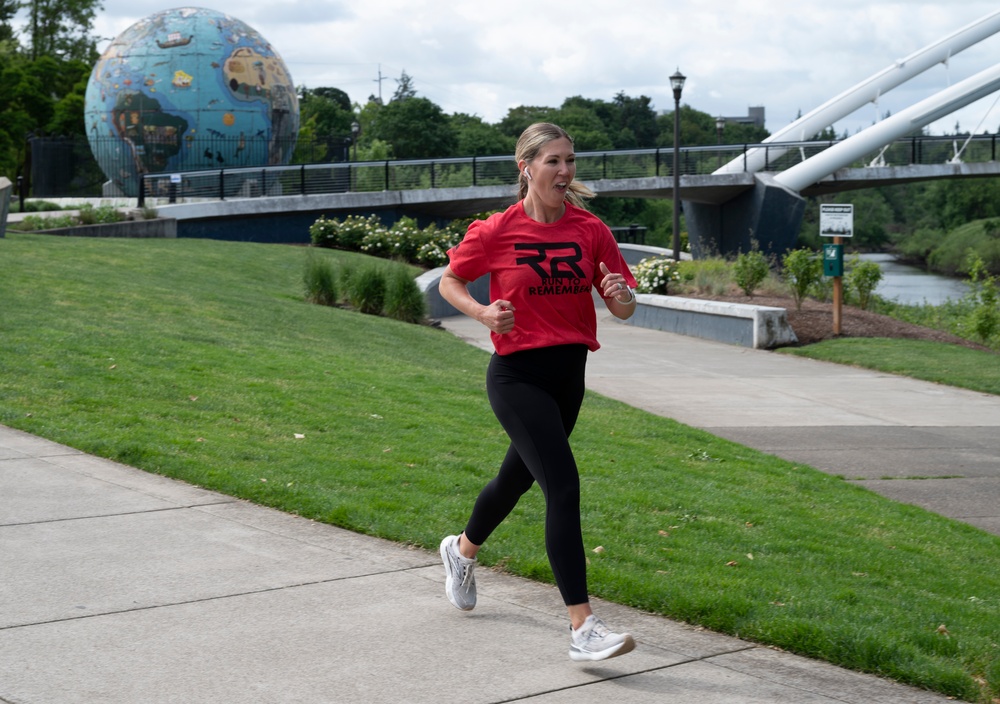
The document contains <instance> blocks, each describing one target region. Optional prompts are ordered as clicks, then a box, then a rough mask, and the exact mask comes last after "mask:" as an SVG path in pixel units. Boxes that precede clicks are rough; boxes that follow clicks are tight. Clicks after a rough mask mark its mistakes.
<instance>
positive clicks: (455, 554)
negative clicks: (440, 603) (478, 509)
mask: <svg viewBox="0 0 1000 704" xmlns="http://www.w3.org/2000/svg"><path fill="white" fill-rule="evenodd" d="M441 560H442V561H443V562H444V573H445V576H446V577H447V579H446V580H445V583H444V591H445V594H447V595H448V601H450V602H451V603H452V605H453V606H454V607H455V608H456V609H461V610H462V611H472V610H473V609H474V608H476V576H475V574H474V570H475V569H476V564H477V561H476V559H475V558H473V559H471V560H470V559H469V558H467V557H464V556H463V555H462V553H460V552H459V551H458V536H457V535H449V536H448V537H447V538H445V539H444V540H442V541H441Z"/></svg>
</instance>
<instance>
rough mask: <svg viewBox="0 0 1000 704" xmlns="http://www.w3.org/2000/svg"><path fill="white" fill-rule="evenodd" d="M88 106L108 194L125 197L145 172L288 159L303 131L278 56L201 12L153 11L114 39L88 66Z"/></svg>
mask: <svg viewBox="0 0 1000 704" xmlns="http://www.w3.org/2000/svg"><path fill="white" fill-rule="evenodd" d="M84 111H85V120H86V127H87V137H88V140H89V141H90V148H91V150H92V151H93V153H94V157H95V158H96V159H97V163H98V164H99V165H100V167H101V169H102V170H103V171H104V174H105V175H106V176H107V177H108V180H109V185H111V186H112V187H111V188H107V187H106V189H105V190H106V192H108V191H110V192H111V193H113V192H115V191H117V192H120V193H121V194H123V195H125V196H128V197H136V196H137V195H138V190H139V176H140V175H142V174H150V173H164V172H170V173H175V172H185V171H199V170H204V169H219V168H225V169H229V168H239V167H260V166H265V165H284V164H287V163H288V162H289V161H290V159H291V156H292V152H293V151H294V149H295V140H296V137H297V135H298V131H299V101H298V97H297V96H296V94H295V86H294V84H293V83H292V77H291V75H290V74H289V73H288V69H287V67H286V66H285V63H284V61H282V59H281V57H280V56H279V55H278V52H277V51H275V50H274V48H273V47H272V46H271V45H270V44H269V43H268V42H267V40H266V39H264V37H262V36H261V35H260V34H258V33H257V32H256V31H255V30H254V29H252V28H251V27H249V26H248V25H246V24H244V23H243V22H241V21H240V20H238V19H236V18H235V17H230V16H229V15H226V14H223V13H221V12H215V11H213V10H206V9H202V8H190V7H189V8H179V9H173V10H166V11H163V12H158V13H156V14H154V15H150V16H149V17H147V18H145V19H143V20H140V21H139V22H136V23H135V24H134V25H132V26H131V27H129V28H128V29H126V30H125V31H124V32H122V33H121V34H120V35H119V36H118V37H116V38H115V39H114V41H112V42H111V45H110V46H109V47H108V49H107V50H106V51H105V52H104V54H103V55H102V56H101V58H100V59H99V60H98V61H97V64H96V65H95V66H94V70H93V72H92V73H91V76H90V82H89V83H88V84H87V94H86V102H85V106H84ZM150 195H155V194H150Z"/></svg>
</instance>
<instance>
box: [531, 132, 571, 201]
mask: <svg viewBox="0 0 1000 704" xmlns="http://www.w3.org/2000/svg"><path fill="white" fill-rule="evenodd" d="M524 169H527V170H528V172H529V173H530V174H531V180H530V181H528V192H529V193H532V194H534V195H535V196H536V197H538V198H541V199H542V202H543V203H545V204H546V205H550V206H555V205H560V204H562V202H563V199H564V198H565V197H566V193H567V191H568V189H569V184H570V182H571V181H572V180H573V179H574V178H575V177H576V154H575V152H574V151H573V143H572V142H570V141H569V140H568V139H566V138H565V137H562V138H559V139H553V140H551V141H548V142H546V143H545V144H544V145H543V146H542V148H541V149H539V150H538V154H537V155H536V156H535V158H534V159H532V160H531V163H527V162H524V163H523V164H522V166H521V170H522V171H523V170H524Z"/></svg>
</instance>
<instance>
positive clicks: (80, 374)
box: [0, 234, 1000, 702]
mask: <svg viewBox="0 0 1000 704" xmlns="http://www.w3.org/2000/svg"><path fill="white" fill-rule="evenodd" d="M314 254H316V255H317V256H324V257H330V258H332V259H339V258H345V259H346V258H351V257H357V256H359V255H352V254H346V253H341V252H333V251H326V250H323V251H316V252H314ZM305 261H306V250H305V249H303V248H299V247H288V246H278V245H259V244H246V243H226V242H214V241H203V240H107V239H102V240H87V239H77V238H61V237H52V236H44V235H26V234H24V235H22V234H10V235H9V236H8V237H7V238H6V239H0V422H2V423H4V424H6V425H8V426H11V427H15V428H19V429H22V430H25V431H27V432H30V433H35V434H37V435H39V436H42V437H45V438H49V439H51V440H54V441H57V442H61V443H65V444H67V445H70V446H73V447H76V448H79V449H80V450H83V451H86V452H89V453H93V454H96V455H100V456H104V457H108V458H111V459H114V460H118V461H120V462H124V463H127V464H130V465H133V466H136V467H139V468H141V469H144V470H146V471H150V472H156V473H160V474H164V475H168V476H171V477H176V478H179V479H183V480H186V481H188V482H192V483H194V484H198V485H200V486H204V487H208V488H210V489H213V490H217V491H221V492H225V493H227V494H231V495H233V496H238V497H242V498H245V499H249V500H251V501H255V502H258V503H260V504H263V505H267V506H273V507H276V508H279V509H281V510H284V511H288V512H290V513H295V514H299V515H302V516H307V517H309V518H313V519H317V520H320V521H326V522H329V523H333V524H336V525H339V526H343V527H346V528H349V529H352V530H355V531H359V532H363V533H368V534H371V535H377V536H381V537H385V538H389V539H391V540H396V541H399V542H403V543H410V544H414V545H418V546H422V547H425V548H428V549H435V548H436V546H437V544H438V542H439V541H440V539H441V536H443V535H445V534H447V533H449V532H455V531H457V530H460V529H461V528H462V526H463V525H464V523H465V520H466V518H467V514H468V511H469V509H470V508H471V505H472V501H473V499H474V497H475V495H476V493H477V492H478V490H479V489H480V488H481V486H482V485H483V483H484V482H485V481H487V480H488V479H489V478H490V477H491V476H492V473H493V471H494V469H495V468H496V466H497V463H498V461H499V459H500V457H501V456H502V453H503V452H504V450H505V448H506V444H507V443H506V438H505V436H504V434H503V432H502V430H501V429H500V427H499V425H498V424H497V423H496V421H495V420H494V419H493V416H492V413H491V411H490V409H489V405H488V403H487V400H486V396H485V390H484V378H485V367H486V363H487V360H488V355H487V353H485V352H483V351H482V350H478V349H476V348H474V347H472V346H470V345H468V344H466V343H464V342H462V341H460V340H458V339H456V338H454V337H453V336H451V335H449V334H448V333H446V332H443V331H441V330H438V329H434V328H431V327H428V326H417V325H408V324H405V323H400V322H396V321H393V320H388V319H384V318H376V317H371V316H364V315H361V314H359V313H356V312H352V311H348V310H343V309H338V308H327V307H321V306H315V305H310V304H307V303H305V302H304V301H303V296H302V273H303V269H304V266H305ZM882 344H885V345H891V343H889V342H885V343H882ZM623 429H627V430H623ZM299 436H301V437H299ZM573 440H574V447H575V450H576V454H577V459H578V462H579V465H580V467H581V474H582V477H583V492H584V493H583V513H584V516H583V519H584V534H585V535H584V537H585V540H586V543H587V546H588V548H594V547H596V546H598V545H600V546H603V547H604V551H603V552H602V553H600V554H597V553H588V554H589V555H590V562H591V565H590V572H589V575H590V586H591V592H592V593H593V594H595V595H598V596H601V597H605V598H608V599H612V600H614V601H617V602H620V603H623V604H628V605H631V606H634V607H638V608H641V609H644V610H648V611H651V612H656V613H660V614H664V615H665V616H669V617H671V618H675V619H679V620H682V621H687V622H690V623H694V624H700V625H703V626H706V627H708V628H711V629H714V630H717V631H721V632H724V633H729V634H735V635H738V636H740V637H742V638H746V639H749V640H753V641H758V642H761V643H767V644H772V645H774V646H777V647H780V648H784V649H786V650H789V651H792V652H796V653H801V654H804V655H808V656H812V657H816V658H822V659H825V660H828V661H830V662H832V663H835V664H838V665H843V666H846V667H850V668H854V669H858V670H862V671H866V672H874V673H878V674H880V675H884V676H887V677H891V678H895V679H897V680H899V681H902V682H906V683H909V684H914V685H917V686H920V687H926V688H929V689H932V690H936V691H939V692H942V693H944V694H947V695H951V696H954V697H957V698H961V699H965V700H968V701H979V702H989V701H992V698H993V697H997V696H1000V538H998V537H996V536H993V535H989V534H987V533H985V532H983V531H980V530H978V529H975V528H973V527H971V526H968V525H966V524H963V523H960V522H957V521H953V520H949V519H947V518H944V517H941V516H938V515H936V514H932V513H930V512H927V511H924V510H922V509H919V508H915V507H912V506H907V505H903V504H898V503H894V502H892V501H889V500H887V499H884V498H882V497H879V496H878V495H876V494H874V493H872V492H869V491H867V490H865V489H862V488H859V487H857V486H853V485H851V484H849V483H847V482H845V481H843V480H841V479H839V478H836V477H833V476H831V475H828V474H824V473H822V472H819V471H816V470H814V469H812V468H810V467H807V466H804V465H800V464H794V463H791V462H786V461H784V460H781V459H778V458H776V457H773V456H769V455H765V454H763V453H760V452H757V451H755V450H751V449H748V448H745V447H742V446H740V445H737V444H734V443H731V442H728V441H725V440H722V439H720V438H717V437H714V436H712V435H710V434H708V433H706V432H703V431H700V430H696V429H692V428H689V427H686V426H683V425H680V424H678V423H676V422H673V421H671V420H669V419H666V418H661V417H657V416H654V415H650V414H647V413H644V412H641V411H638V410H636V409H633V408H631V407H628V406H624V405H623V404H620V403H618V402H615V401H611V400H609V399H606V398H603V397H600V396H598V395H596V394H593V393H588V399H587V401H586V403H585V404H584V410H583V413H582V414H581V417H580V421H579V423H578V425H577V429H576V431H575V433H574V438H573ZM542 510H543V504H542V500H541V496H540V493H539V492H538V491H532V492H529V494H528V495H527V496H526V497H525V498H524V500H523V501H522V502H521V504H520V505H519V506H518V508H517V509H516V510H515V512H514V514H513V515H512V516H511V517H510V518H509V519H508V520H507V521H506V522H505V523H504V524H503V525H502V526H501V528H500V529H499V530H498V531H497V533H496V534H495V535H494V536H493V537H492V538H491V540H490V542H489V544H488V545H487V546H486V548H485V549H484V551H483V552H482V553H481V560H482V561H483V563H485V564H492V565H497V566H502V568H503V569H505V570H507V571H509V572H511V573H515V574H520V575H525V576H528V577H532V578H535V579H539V580H543V581H547V582H551V581H552V575H551V572H550V570H549V567H548V562H547V559H546V557H545V550H544V544H543V534H542V531H543V525H542ZM941 625H945V626H946V629H947V634H945V633H943V632H939V630H938V628H939V626H941Z"/></svg>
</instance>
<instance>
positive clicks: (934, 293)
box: [844, 254, 969, 306]
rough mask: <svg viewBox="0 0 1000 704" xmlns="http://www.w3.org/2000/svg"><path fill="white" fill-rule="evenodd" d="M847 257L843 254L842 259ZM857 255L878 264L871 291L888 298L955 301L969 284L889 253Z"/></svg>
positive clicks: (912, 302) (902, 301)
mask: <svg viewBox="0 0 1000 704" xmlns="http://www.w3.org/2000/svg"><path fill="white" fill-rule="evenodd" d="M847 258H848V256H847V255H845V256H844V259H847ZM860 258H861V259H862V260H867V261H873V262H877V263H878V265H879V267H881V269H882V280H881V281H880V282H879V285H878V287H877V288H876V289H875V293H876V294H877V295H879V296H881V297H882V298H885V299H888V300H896V301H898V302H899V303H911V304H916V305H920V304H922V303H928V304H930V305H934V306H936V305H940V304H942V303H944V302H945V301H947V300H949V299H950V300H953V301H957V300H959V299H961V298H962V297H964V296H965V294H967V293H968V292H969V285H968V284H967V283H966V282H965V281H962V280H960V279H953V278H950V277H948V276H940V275H938V274H930V273H928V272H926V271H924V270H923V269H920V268H919V267H915V266H908V265H906V264H900V263H898V262H897V261H896V260H895V258H894V257H893V256H892V255H891V254H862V255H860ZM845 263H846V262H845Z"/></svg>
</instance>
